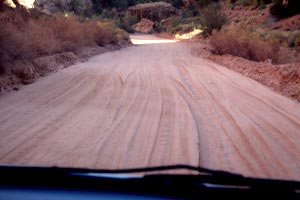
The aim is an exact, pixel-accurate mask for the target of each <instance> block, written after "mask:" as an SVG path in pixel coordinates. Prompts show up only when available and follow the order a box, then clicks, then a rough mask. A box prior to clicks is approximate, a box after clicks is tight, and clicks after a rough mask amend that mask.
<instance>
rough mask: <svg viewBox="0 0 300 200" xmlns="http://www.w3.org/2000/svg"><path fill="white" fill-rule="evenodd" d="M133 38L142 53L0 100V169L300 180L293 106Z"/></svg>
mask: <svg viewBox="0 0 300 200" xmlns="http://www.w3.org/2000/svg"><path fill="white" fill-rule="evenodd" d="M133 39H135V40H134V42H135V43H138V44H141V45H138V46H134V47H130V48H126V49H123V50H121V51H116V52H112V53H105V54H102V55H99V56H96V57H93V58H92V59H90V60H89V61H88V62H85V63H81V64H77V65H75V66H72V67H69V68H67V69H64V70H62V71H59V72H58V73H55V74H52V75H50V76H48V77H46V78H42V79H40V80H38V81H37V82H35V83H34V84H31V85H28V86H25V87H23V88H22V89H21V90H20V91H18V92H13V93H11V94H7V95H4V96H1V97H0V137H1V140H0V163H1V164H9V165H10V164H13V165H39V166H40V165H46V166H49V165H51V166H52V165H58V166H71V167H89V168H113V169H115V168H131V167H144V166H154V165H167V164H177V163H182V164H189V165H194V166H201V167H208V168H212V169H222V170H228V171H232V172H236V173H242V174H244V175H246V176H259V177H272V178H284V179H298V180H300V104H299V103H296V102H294V101H292V100H290V99H287V98H286V97H283V96H280V95H278V94H276V93H274V92H272V91H271V90H269V89H268V88H266V87H264V86H262V85H260V84H259V83H257V82H255V81H254V80H251V79H249V78H246V77H244V76H242V75H240V74H238V73H235V72H232V71H230V70H228V69H226V68H224V67H222V66H219V65H217V64H214V63H212V62H209V61H207V60H203V59H200V58H196V57H193V56H192V55H191V53H190V49H189V48H188V47H187V46H186V45H185V44H182V43H175V42H174V41H169V40H159V39H157V38H154V37H153V36H134V37H133ZM143 43H146V44H143ZM153 43H155V44H153Z"/></svg>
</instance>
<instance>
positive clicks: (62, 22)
mask: <svg viewBox="0 0 300 200" xmlns="http://www.w3.org/2000/svg"><path fill="white" fill-rule="evenodd" d="M0 30H1V32H0V61H2V62H5V61H12V60H15V59H32V58H35V57H39V56H43V55H50V54H54V53H60V52H64V51H71V52H76V50H77V49H79V48H81V47H86V46H95V45H99V46H105V45H107V44H111V43H118V42H121V41H122V40H126V39H127V35H126V33H124V32H122V31H120V30H118V29H117V28H115V27H114V26H113V25H112V24H108V23H107V22H100V21H96V20H86V21H84V22H80V21H79V20H78V19H77V18H76V17H73V16H71V17H65V16H63V15H56V16H45V15H41V14H36V13H31V14H30V13H27V12H26V11H19V12H18V11H16V10H7V11H5V12H0Z"/></svg>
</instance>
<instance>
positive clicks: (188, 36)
mask: <svg viewBox="0 0 300 200" xmlns="http://www.w3.org/2000/svg"><path fill="white" fill-rule="evenodd" d="M202 32H203V31H202V30H200V29H194V30H193V31H191V32H189V33H185V34H181V35H180V34H176V35H175V38H176V39H178V40H187V39H191V38H193V37H195V36H196V35H198V34H200V33H202Z"/></svg>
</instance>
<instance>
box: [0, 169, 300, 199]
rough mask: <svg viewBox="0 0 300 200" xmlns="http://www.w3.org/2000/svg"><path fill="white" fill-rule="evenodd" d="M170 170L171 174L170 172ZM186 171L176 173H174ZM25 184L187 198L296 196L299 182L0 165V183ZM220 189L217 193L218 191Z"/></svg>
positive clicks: (196, 172)
mask: <svg viewBox="0 0 300 200" xmlns="http://www.w3.org/2000/svg"><path fill="white" fill-rule="evenodd" d="M173 170H174V172H175V173H171V172H172V171H173ZM182 170H184V172H186V170H187V171H190V172H191V173H186V174H180V173H178V172H180V171H182ZM5 185H21V186H24V185H27V186H28V185H29V186H34V187H36V186H38V187H41V186H43V187H63V188H80V189H83V188H84V189H96V190H99V189H101V190H103V189H104V190H114V191H115V190H116V191H123V192H124V191H126V192H128V191H130V192H148V193H155V194H156V193H159V194H167V195H173V196H181V197H186V196H188V197H191V196H190V195H199V192H200V193H203V192H204V193H206V192H208V193H214V192H219V194H222V193H223V192H225V193H228V192H229V193H232V192H233V193H234V194H235V193H236V192H238V193H241V192H242V193H243V194H244V193H247V194H258V193H260V194H261V193H263V194H268V195H271V196H276V197H277V196H278V195H280V194H284V195H288V196H289V195H292V197H294V196H295V195H296V196H297V197H299V195H300V182H297V181H285V180H272V179H260V178H248V177H243V176H242V175H238V174H233V173H229V172H224V171H215V170H210V169H205V168H198V167H193V166H188V165H172V166H158V167H147V168H136V169H117V170H111V169H96V170H94V169H78V168H59V167H18V166H17V167H12V166H2V167H0V186H5ZM220 192H221V193H220Z"/></svg>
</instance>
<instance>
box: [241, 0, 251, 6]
mask: <svg viewBox="0 0 300 200" xmlns="http://www.w3.org/2000/svg"><path fill="white" fill-rule="evenodd" d="M241 4H242V6H244V7H246V6H250V1H249V0H241Z"/></svg>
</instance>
